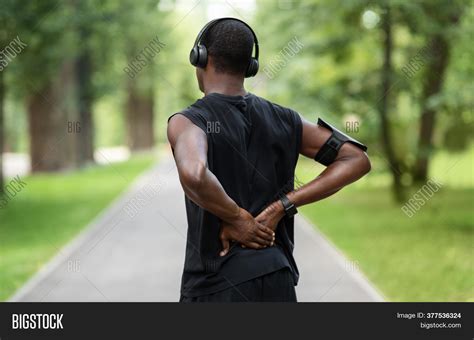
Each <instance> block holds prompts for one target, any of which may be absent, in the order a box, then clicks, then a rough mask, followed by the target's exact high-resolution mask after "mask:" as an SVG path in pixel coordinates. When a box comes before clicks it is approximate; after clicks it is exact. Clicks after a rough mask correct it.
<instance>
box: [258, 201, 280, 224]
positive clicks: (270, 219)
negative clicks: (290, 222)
mask: <svg viewBox="0 0 474 340" xmlns="http://www.w3.org/2000/svg"><path fill="white" fill-rule="evenodd" d="M283 216H285V210H284V209H283V204H282V203H281V201H280V200H278V201H275V202H273V203H272V204H270V205H269V206H267V207H266V208H265V209H263V211H262V212H261V213H260V214H258V216H257V217H255V220H256V221H257V222H259V223H261V224H263V225H264V226H265V227H267V228H270V229H271V230H273V231H275V230H276V228H277V226H278V222H280V220H281V219H282V218H283Z"/></svg>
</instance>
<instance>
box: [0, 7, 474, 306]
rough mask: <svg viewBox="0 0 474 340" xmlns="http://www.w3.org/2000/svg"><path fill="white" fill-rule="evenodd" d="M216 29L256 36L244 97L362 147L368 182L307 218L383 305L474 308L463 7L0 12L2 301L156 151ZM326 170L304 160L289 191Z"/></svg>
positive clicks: (469, 12)
mask: <svg viewBox="0 0 474 340" xmlns="http://www.w3.org/2000/svg"><path fill="white" fill-rule="evenodd" d="M224 16H232V17H236V18H240V19H242V20H244V21H246V22H247V23H249V24H250V25H251V26H252V27H253V29H254V30H255V32H256V34H257V36H258V38H259V42H260V56H261V57H260V72H259V74H258V75H257V76H256V77H255V78H251V79H248V80H247V81H246V88H247V90H248V91H250V92H252V93H255V94H257V95H259V96H263V97H266V98H267V99H270V100H272V101H275V102H277V103H279V104H281V105H283V106H289V107H291V108H293V109H295V110H296V111H298V112H299V113H300V114H301V115H302V116H304V117H305V118H306V119H307V120H311V121H316V120H317V118H318V117H322V118H324V119H325V120H327V121H329V122H331V123H332V124H335V125H336V126H338V127H339V128H340V130H342V131H344V132H346V133H348V134H350V135H352V136H353V137H354V138H356V139H358V140H361V141H363V142H364V143H365V144H367V145H368V147H369V156H370V158H371V160H372V172H371V173H370V174H369V175H368V176H367V177H365V178H364V179H362V180H361V181H359V182H357V183H356V184H355V185H353V186H351V187H349V188H347V189H345V190H343V191H342V192H340V193H338V194H337V195H336V196H334V197H331V198H329V199H327V200H324V201H323V202H319V203H317V204H314V205H311V206H307V207H304V208H303V209H302V211H303V214H304V215H305V216H306V217H307V218H308V219H309V220H310V221H312V222H314V223H315V224H316V225H317V226H318V228H319V229H320V230H321V231H322V232H323V233H324V234H325V235H326V236H327V237H328V238H329V239H330V240H331V241H332V242H333V243H334V244H335V245H336V246H337V247H338V248H339V249H340V250H341V251H342V252H343V253H344V254H345V255H346V256H347V257H348V258H350V259H353V260H354V261H355V262H354V263H356V264H357V266H358V267H360V269H361V270H362V271H363V272H364V273H365V274H366V276H367V277H368V278H369V279H370V280H371V281H372V282H373V284H374V285H375V286H376V287H377V288H378V289H379V290H380V291H382V292H383V293H384V295H385V296H386V297H387V299H388V300H393V301H474V267H473V255H474V253H473V249H474V248H473V227H474V221H473V217H474V216H473V213H472V207H473V203H474V200H473V188H474V178H473V171H472V170H473V169H472V166H473V155H474V145H473V139H472V137H473V134H472V129H473V126H474V113H473V101H474V98H473V94H474V82H473V75H474V65H473V60H474V51H473V48H474V47H473V46H474V44H473V40H474V25H473V24H474V22H473V20H474V6H473V3H472V2H471V1H469V0H457V1H447V0H445V1H441V0H436V1H428V0H426V1H423V0H419V1H406V0H392V1H383V0H380V1H363V0H353V1H332V0H331V1H330V0H302V1H292V0H275V1H269V0H268V1H266V0H242V1H231V0H228V1H217V0H201V1H198V0H196V1H193V0H189V1H185V0H141V1H132V0H100V1H99V0H62V1H61V0H60V1H58V0H42V1H39V0H38V1H15V0H0V191H1V194H0V195H2V196H1V198H0V247H1V248H0V260H1V261H0V299H2V300H5V299H8V297H9V296H11V295H12V294H13V293H14V292H15V290H17V289H18V288H19V287H21V286H22V284H24V282H25V281H26V280H27V279H28V278H29V277H31V275H32V274H34V273H35V272H36V271H37V270H38V268H40V267H41V266H42V265H43V264H44V263H45V262H47V260H48V259H50V258H51V257H52V256H53V255H54V254H55V253H56V252H57V249H58V248H57V247H61V246H62V245H64V244H65V243H66V242H67V241H69V240H71V239H72V238H74V236H75V235H77V233H78V232H79V231H80V230H81V229H82V228H84V227H85V226H86V225H87V224H88V223H89V222H90V221H91V220H92V219H93V218H94V217H95V216H97V214H99V213H100V212H101V211H103V210H104V209H105V208H106V207H107V206H108V204H110V202H111V201H112V200H113V199H114V198H116V197H117V196H118V195H119V194H120V193H121V192H123V190H125V189H126V188H127V186H128V185H129V184H130V180H132V179H133V178H134V177H135V176H137V175H138V174H140V173H142V172H143V171H144V170H146V169H147V168H148V167H150V166H151V165H152V164H154V163H156V162H159V161H160V158H161V157H164V156H163V154H165V153H167V152H168V147H167V141H166V121H167V118H168V117H169V116H170V115H171V114H172V113H174V112H178V111H179V110H180V109H182V108H184V107H186V106H188V105H190V104H191V103H193V102H194V101H195V100H196V99H197V98H199V97H200V96H201V95H202V94H201V93H200V92H199V90H198V87H197V83H196V80H195V70H194V68H193V67H192V66H191V65H190V64H189V62H188V55H189V50H190V48H191V47H192V45H193V42H194V39H195V36H196V34H197V33H198V31H199V30H200V29H201V27H202V26H203V25H204V24H205V23H206V22H208V21H209V20H211V19H213V18H217V17H224ZM321 169H322V167H320V166H319V165H317V164H315V162H314V161H312V160H306V159H300V163H299V166H298V171H297V178H296V180H295V181H296V185H301V184H303V183H305V182H307V181H309V180H311V179H312V178H313V177H314V176H315V175H317V174H318V173H319V172H320V171H321ZM124 178H125V179H126V180H124ZM51 243H52V244H54V245H55V246H56V247H51V246H50V244H51ZM183 251H184V249H183Z"/></svg>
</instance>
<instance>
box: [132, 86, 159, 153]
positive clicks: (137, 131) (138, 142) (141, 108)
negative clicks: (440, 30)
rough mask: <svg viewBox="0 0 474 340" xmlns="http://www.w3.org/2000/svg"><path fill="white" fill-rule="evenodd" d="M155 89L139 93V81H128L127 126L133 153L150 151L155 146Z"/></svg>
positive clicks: (148, 87)
mask: <svg viewBox="0 0 474 340" xmlns="http://www.w3.org/2000/svg"><path fill="white" fill-rule="evenodd" d="M153 105H154V98H153V87H152V86H147V89H146V90H145V91H139V90H138V88H137V80H136V79H135V80H131V79H129V80H128V98H127V126H128V146H129V148H130V150H131V151H140V150H149V149H152V148H153V146H154V133H153Z"/></svg>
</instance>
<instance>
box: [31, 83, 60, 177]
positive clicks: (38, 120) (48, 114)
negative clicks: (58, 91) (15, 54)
mask: <svg viewBox="0 0 474 340" xmlns="http://www.w3.org/2000/svg"><path fill="white" fill-rule="evenodd" d="M53 88H54V87H53V84H52V82H51V81H50V82H48V83H47V84H45V85H44V86H43V88H42V89H41V90H39V91H36V92H34V93H33V94H32V95H31V96H30V97H29V98H28V122H29V130H30V158H31V171H32V172H40V171H56V170H60V169H61V168H63V167H64V163H65V162H64V152H63V151H62V149H63V148H64V145H65V144H64V141H63V139H64V135H65V129H66V121H65V120H64V119H63V115H62V112H61V111H60V110H59V109H58V108H57V107H56V106H55V105H53V104H52V103H55V102H56V101H55V96H54V90H53ZM61 132H63V136H61Z"/></svg>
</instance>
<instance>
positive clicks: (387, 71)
mask: <svg viewBox="0 0 474 340" xmlns="http://www.w3.org/2000/svg"><path fill="white" fill-rule="evenodd" d="M382 20H383V21H382V31H383V33H384V59H383V67H382V72H381V77H382V93H381V99H380V101H379V115H380V131H381V139H382V145H383V148H384V152H385V156H386V157H387V160H388V163H389V165H390V167H389V171H390V173H391V175H392V178H393V183H392V189H393V193H394V196H395V199H396V200H397V201H398V202H402V201H403V200H404V193H403V186H402V182H401V170H400V163H399V161H398V160H397V158H396V155H395V150H394V147H393V143H392V134H391V130H390V119H389V117H388V99H389V92H390V90H391V87H392V79H391V78H392V22H391V14H390V7H389V6H388V5H387V6H386V7H385V13H384V15H383V19H382Z"/></svg>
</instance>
